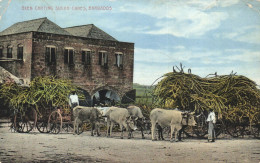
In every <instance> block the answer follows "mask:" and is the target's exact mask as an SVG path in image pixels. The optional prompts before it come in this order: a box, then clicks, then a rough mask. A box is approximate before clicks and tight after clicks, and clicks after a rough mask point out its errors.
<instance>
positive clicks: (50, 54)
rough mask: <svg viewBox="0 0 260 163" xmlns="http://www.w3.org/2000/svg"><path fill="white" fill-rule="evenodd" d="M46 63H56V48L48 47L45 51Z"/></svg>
mask: <svg viewBox="0 0 260 163" xmlns="http://www.w3.org/2000/svg"><path fill="white" fill-rule="evenodd" d="M45 61H46V63H48V64H55V63H56V48H55V46H47V47H46V51H45Z"/></svg>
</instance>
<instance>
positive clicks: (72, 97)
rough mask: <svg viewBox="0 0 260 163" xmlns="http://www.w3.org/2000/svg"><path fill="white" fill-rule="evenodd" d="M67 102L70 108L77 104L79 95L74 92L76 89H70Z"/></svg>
mask: <svg viewBox="0 0 260 163" xmlns="http://www.w3.org/2000/svg"><path fill="white" fill-rule="evenodd" d="M69 104H70V107H71V108H74V107H76V106H78V105H79V97H78V95H77V94H76V91H72V94H71V95H70V96H69Z"/></svg>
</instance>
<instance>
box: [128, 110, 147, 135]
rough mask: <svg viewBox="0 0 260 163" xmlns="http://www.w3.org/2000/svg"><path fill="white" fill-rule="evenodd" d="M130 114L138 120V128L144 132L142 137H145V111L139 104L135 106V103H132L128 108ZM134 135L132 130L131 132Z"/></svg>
mask: <svg viewBox="0 0 260 163" xmlns="http://www.w3.org/2000/svg"><path fill="white" fill-rule="evenodd" d="M126 109H127V110H128V112H129V114H130V116H132V118H133V119H134V120H135V121H136V126H137V127H138V128H140V130H141V133H142V139H144V138H145V137H144V133H143V128H144V125H145V123H144V119H145V118H144V116H143V113H142V111H141V109H140V108H139V107H138V106H134V105H130V106H128V107H127V108H126ZM131 135H132V132H131Z"/></svg>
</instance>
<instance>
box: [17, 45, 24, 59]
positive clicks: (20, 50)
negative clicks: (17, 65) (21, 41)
mask: <svg viewBox="0 0 260 163" xmlns="http://www.w3.org/2000/svg"><path fill="white" fill-rule="evenodd" d="M17 59H23V45H18V47H17Z"/></svg>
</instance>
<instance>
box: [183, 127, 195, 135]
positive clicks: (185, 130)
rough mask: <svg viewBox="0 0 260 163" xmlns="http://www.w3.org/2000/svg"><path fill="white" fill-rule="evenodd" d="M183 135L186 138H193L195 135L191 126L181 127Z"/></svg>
mask: <svg viewBox="0 0 260 163" xmlns="http://www.w3.org/2000/svg"><path fill="white" fill-rule="evenodd" d="M183 133H184V134H185V135H186V136H187V137H194V136H195V133H194V132H193V127H192V126H183Z"/></svg>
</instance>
